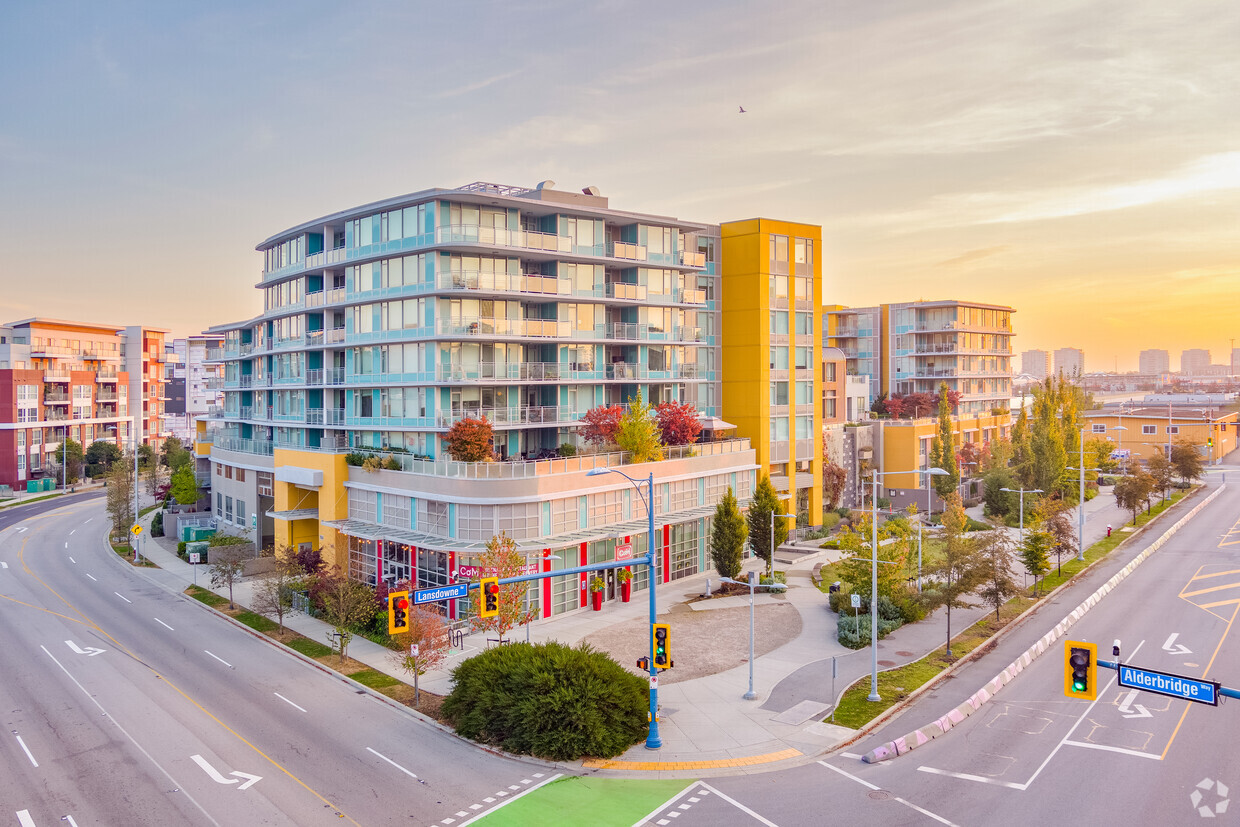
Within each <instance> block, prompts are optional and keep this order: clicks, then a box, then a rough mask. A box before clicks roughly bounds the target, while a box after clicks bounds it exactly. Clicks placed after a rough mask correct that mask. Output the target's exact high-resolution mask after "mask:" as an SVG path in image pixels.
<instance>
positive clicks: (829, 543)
mask: <svg viewBox="0 0 1240 827" xmlns="http://www.w3.org/2000/svg"><path fill="white" fill-rule="evenodd" d="M839 547H840V541H839V540H827V541H826V542H825V543H822V544H821V545H819V546H818V548H839Z"/></svg>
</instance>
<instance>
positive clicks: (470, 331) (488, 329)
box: [437, 317, 572, 338]
mask: <svg viewBox="0 0 1240 827" xmlns="http://www.w3.org/2000/svg"><path fill="white" fill-rule="evenodd" d="M437 327H438V331H437V332H438V333H439V334H441V335H448V336H534V337H540V338H541V337H547V338H563V337H568V336H570V335H571V334H572V325H571V324H570V323H569V322H561V321H558V320H556V319H491V318H486V319H483V318H470V317H464V318H460V319H446V320H442V321H440V322H439V324H438V326H437Z"/></svg>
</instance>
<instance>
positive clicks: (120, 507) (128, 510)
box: [107, 453, 137, 536]
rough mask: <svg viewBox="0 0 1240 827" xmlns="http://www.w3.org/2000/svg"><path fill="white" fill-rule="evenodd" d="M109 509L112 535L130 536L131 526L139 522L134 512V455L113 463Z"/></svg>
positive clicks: (109, 478) (110, 473)
mask: <svg viewBox="0 0 1240 827" xmlns="http://www.w3.org/2000/svg"><path fill="white" fill-rule="evenodd" d="M107 492H108V493H107V509H108V516H110V517H111V518H112V533H113V534H115V535H117V536H123V535H126V534H128V532H129V528H130V526H132V525H133V524H134V523H136V522H137V515H136V514H134V510H133V454H132V453H129V454H128V455H127V456H123V457H122V458H121V460H120V461H119V462H114V463H112V469H111V470H110V471H108V474H107Z"/></svg>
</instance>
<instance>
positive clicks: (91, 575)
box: [86, 573, 99, 583]
mask: <svg viewBox="0 0 1240 827" xmlns="http://www.w3.org/2000/svg"><path fill="white" fill-rule="evenodd" d="M86 576H87V577H89V578H90V579H91V580H94V581H95V582H96V583H98V582H99V581H98V580H97V579H95V575H93V574H89V573H88V574H87V575H86Z"/></svg>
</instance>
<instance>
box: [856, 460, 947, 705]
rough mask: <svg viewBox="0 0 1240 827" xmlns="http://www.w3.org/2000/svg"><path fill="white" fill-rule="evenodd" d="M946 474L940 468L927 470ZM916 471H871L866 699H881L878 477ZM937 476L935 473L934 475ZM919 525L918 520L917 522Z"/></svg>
mask: <svg viewBox="0 0 1240 827" xmlns="http://www.w3.org/2000/svg"><path fill="white" fill-rule="evenodd" d="M932 471H939V472H941V473H943V474H947V472H946V471H944V470H943V469H942V468H935V469H929V470H927V472H926V473H927V474H929V473H931V472H932ZM913 473H917V472H916V471H871V472H870V475H871V479H873V481H874V490H873V491H872V496H871V497H870V510H871V519H870V523H871V525H870V667H871V668H870V694H869V697H867V698H866V700H867V701H881V700H882V697H881V696H879V694H878V478H879V477H882V476H886V475H887V474H913ZM936 476H937V475H936ZM918 525H919V526H920V522H919V523H918Z"/></svg>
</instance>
